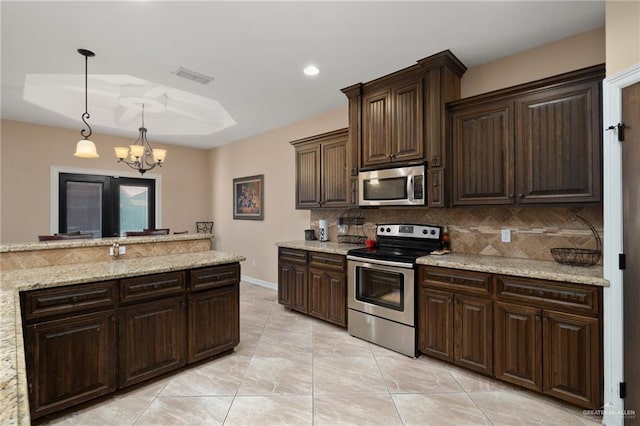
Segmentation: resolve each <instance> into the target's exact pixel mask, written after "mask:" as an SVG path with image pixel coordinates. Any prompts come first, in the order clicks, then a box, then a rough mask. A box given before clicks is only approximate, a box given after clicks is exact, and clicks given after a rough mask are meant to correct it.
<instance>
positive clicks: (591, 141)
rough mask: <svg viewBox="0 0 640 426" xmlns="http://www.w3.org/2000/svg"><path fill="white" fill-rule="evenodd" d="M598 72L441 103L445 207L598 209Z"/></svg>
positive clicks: (591, 70) (595, 68)
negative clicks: (444, 108) (447, 157)
mask: <svg viewBox="0 0 640 426" xmlns="http://www.w3.org/2000/svg"><path fill="white" fill-rule="evenodd" d="M603 78H604V66H602V65H598V66H593V67H589V68H585V69H582V70H578V71H573V72H569V73H565V74H561V75H558V76H554V77H550V78H546V79H543V80H538V81H534V82H531V83H527V84H523V85H519V86H514V87H511V88H507V89H502V90H499V91H495V92H491V93H487V94H483V95H478V96H474V97H472V98H468V99H463V100H460V101H457V102H453V103H450V104H449V112H450V121H451V128H452V132H451V137H452V142H451V149H452V171H453V173H452V175H451V179H452V186H453V205H500V204H504V205H508V204H511V205H513V204H517V205H526V204H549V203H552V204H564V203H594V202H600V200H601V194H602V186H601V184H602V164H601V163H602V160H601V137H602V132H601V128H602V127H601V126H602V117H601V104H602V96H601V93H600V92H601V81H602V79H603Z"/></svg>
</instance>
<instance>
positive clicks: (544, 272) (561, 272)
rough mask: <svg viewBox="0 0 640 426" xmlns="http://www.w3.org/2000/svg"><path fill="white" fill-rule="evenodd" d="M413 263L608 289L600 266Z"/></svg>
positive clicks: (478, 260)
mask: <svg viewBox="0 0 640 426" xmlns="http://www.w3.org/2000/svg"><path fill="white" fill-rule="evenodd" d="M277 246H278V247H287V248H293V249H300V250H308V251H318V252H323V253H333V254H342V255H346V254H347V252H348V251H349V250H351V249H354V248H361V247H363V245H358V244H343V243H336V242H331V241H327V242H320V241H305V240H300V241H285V242H279V243H277ZM416 263H418V264H419V265H431V266H441V267H444V268H456V269H466V270H469V271H478V272H489V273H492V274H504V275H513V276H517V277H527V278H538V279H546V280H552V281H563V282H569V283H575V284H589V285H595V286H600V287H608V286H609V281H608V280H606V279H604V278H603V270H602V266H600V265H596V266H591V267H580V266H567V265H561V264H559V263H557V262H551V261H546V260H533V259H520V258H514V257H499V256H486V255H479V254H458V253H449V254H446V255H441V256H438V255H429V256H423V257H420V258H418V260H417V261H416Z"/></svg>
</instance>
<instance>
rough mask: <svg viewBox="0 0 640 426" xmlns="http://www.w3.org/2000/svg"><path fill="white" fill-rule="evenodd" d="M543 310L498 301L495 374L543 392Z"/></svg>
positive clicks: (496, 311)
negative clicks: (541, 322)
mask: <svg viewBox="0 0 640 426" xmlns="http://www.w3.org/2000/svg"><path fill="white" fill-rule="evenodd" d="M541 314H542V310H541V309H539V308H535V307H530V306H521V305H514V304H511V303H502V302H496V303H495V321H494V324H495V342H496V347H495V349H496V350H495V375H496V378H498V379H501V380H504V381H506V382H511V383H515V384H517V385H520V386H523V387H525V388H528V389H532V390H537V391H542V327H541V324H540V321H541V318H542V317H541Z"/></svg>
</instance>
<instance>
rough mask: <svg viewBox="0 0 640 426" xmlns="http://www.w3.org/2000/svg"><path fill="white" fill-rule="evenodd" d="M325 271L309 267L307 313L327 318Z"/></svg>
mask: <svg viewBox="0 0 640 426" xmlns="http://www.w3.org/2000/svg"><path fill="white" fill-rule="evenodd" d="M326 276H327V273H326V272H325V271H323V270H322V269H316V268H309V315H311V316H312V317H316V318H320V319H323V320H324V319H327V299H328V290H329V289H328V286H327V279H326Z"/></svg>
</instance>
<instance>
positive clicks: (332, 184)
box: [320, 135, 350, 207]
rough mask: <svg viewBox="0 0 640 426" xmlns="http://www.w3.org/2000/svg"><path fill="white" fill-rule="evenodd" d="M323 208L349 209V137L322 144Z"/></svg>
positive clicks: (321, 202)
mask: <svg viewBox="0 0 640 426" xmlns="http://www.w3.org/2000/svg"><path fill="white" fill-rule="evenodd" d="M321 161H322V173H321V176H322V185H321V191H322V197H321V201H320V205H321V206H322V207H347V205H348V204H349V189H350V188H349V181H350V179H349V171H348V170H347V136H346V135H345V136H344V137H342V138H340V139H339V140H337V141H335V142H326V143H323V144H322V158H321Z"/></svg>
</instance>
